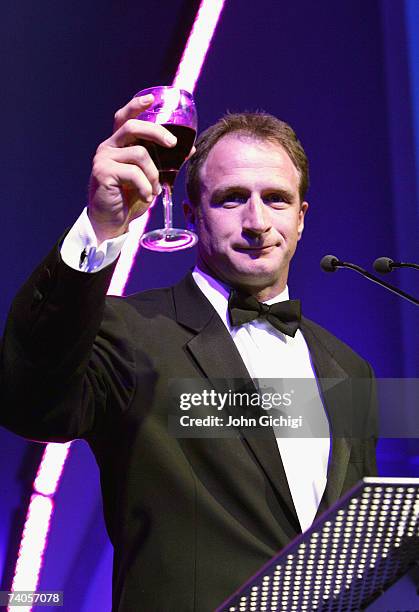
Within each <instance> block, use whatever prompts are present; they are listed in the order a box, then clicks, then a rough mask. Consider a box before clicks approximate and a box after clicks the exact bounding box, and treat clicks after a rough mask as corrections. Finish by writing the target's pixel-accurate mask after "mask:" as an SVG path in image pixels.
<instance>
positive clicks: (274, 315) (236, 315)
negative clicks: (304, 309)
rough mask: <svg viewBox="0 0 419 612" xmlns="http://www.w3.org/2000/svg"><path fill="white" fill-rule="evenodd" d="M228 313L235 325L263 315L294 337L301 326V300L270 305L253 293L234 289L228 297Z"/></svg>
mask: <svg viewBox="0 0 419 612" xmlns="http://www.w3.org/2000/svg"><path fill="white" fill-rule="evenodd" d="M228 313H229V315H230V322H231V325H232V326H233V327H236V326H238V325H243V324H244V323H249V321H253V320H254V319H257V318H259V317H261V318H264V319H267V320H268V321H269V323H271V324H272V325H273V326H274V327H276V329H279V331H281V332H282V333H283V334H287V336H292V337H293V338H294V336H295V334H296V333H297V329H298V328H299V327H300V320H301V304H300V300H287V301H285V302H277V303H276V304H271V305H270V306H268V305H267V304H263V303H262V302H258V301H257V299H256V298H255V297H253V296H252V295H243V294H242V293H239V292H238V291H232V292H231V293H230V297H229V299H228Z"/></svg>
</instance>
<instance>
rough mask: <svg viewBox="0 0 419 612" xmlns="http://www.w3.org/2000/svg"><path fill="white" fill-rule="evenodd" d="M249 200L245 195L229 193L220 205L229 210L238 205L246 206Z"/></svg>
mask: <svg viewBox="0 0 419 612" xmlns="http://www.w3.org/2000/svg"><path fill="white" fill-rule="evenodd" d="M247 199H248V198H247V196H246V195H244V194H243V193H229V194H227V195H226V196H224V197H223V198H222V200H221V202H220V204H222V205H223V206H224V207H227V208H228V207H229V206H234V205H237V204H245V203H246V202H247Z"/></svg>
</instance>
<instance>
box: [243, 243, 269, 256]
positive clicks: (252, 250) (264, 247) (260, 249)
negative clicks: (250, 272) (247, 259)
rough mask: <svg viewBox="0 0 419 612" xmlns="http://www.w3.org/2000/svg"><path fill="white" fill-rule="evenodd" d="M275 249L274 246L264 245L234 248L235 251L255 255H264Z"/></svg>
mask: <svg viewBox="0 0 419 612" xmlns="http://www.w3.org/2000/svg"><path fill="white" fill-rule="evenodd" d="M275 247H276V245H275V244H264V245H255V246H248V245H246V246H238V247H236V251H240V252H245V253H250V254H252V253H253V254H256V253H264V252H268V251H270V250H272V249H274V248H275Z"/></svg>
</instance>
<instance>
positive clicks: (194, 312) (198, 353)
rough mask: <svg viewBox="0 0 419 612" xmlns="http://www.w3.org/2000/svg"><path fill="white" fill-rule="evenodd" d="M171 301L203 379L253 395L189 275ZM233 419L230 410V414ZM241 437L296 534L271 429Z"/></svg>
mask: <svg viewBox="0 0 419 612" xmlns="http://www.w3.org/2000/svg"><path fill="white" fill-rule="evenodd" d="M174 301H175V308H176V318H177V321H178V323H180V324H181V325H184V326H185V327H188V328H189V329H191V330H193V331H194V332H195V333H196V335H195V336H194V337H193V338H192V339H191V340H190V341H189V342H188V343H187V347H186V348H187V350H188V351H189V352H190V354H191V355H192V357H193V359H194V360H195V362H196V363H197V364H198V365H199V367H200V369H201V370H202V372H203V374H204V376H205V377H206V378H208V379H209V381H210V383H211V384H212V385H213V386H214V387H215V388H216V390H217V391H220V392H225V391H226V388H229V389H231V390H233V391H240V390H241V391H243V386H245V388H246V389H247V390H249V389H250V392H252V391H253V392H256V388H255V387H254V385H253V382H252V381H251V378H250V376H249V373H248V371H247V368H246V366H245V365H244V363H243V360H242V358H241V356H240V353H239V351H238V350H237V348H236V345H235V344H234V342H233V340H232V338H231V336H230V334H229V333H228V331H227V329H226V327H225V325H224V323H223V322H222V320H221V319H220V317H219V316H218V314H217V312H216V311H215V309H214V308H213V307H212V305H211V304H210V302H209V301H208V300H207V298H206V297H205V296H204V294H203V293H202V292H201V290H200V289H199V288H198V287H197V285H196V283H195V281H194V280H193V277H192V275H191V274H189V275H188V276H186V277H185V278H184V279H183V280H182V281H181V282H180V283H179V284H178V285H176V286H175V287H174ZM231 414H233V416H238V413H237V412H236V413H234V408H233V410H232V411H231ZM240 434H241V438H242V440H243V442H244V443H245V444H246V445H247V447H248V449H249V451H250V452H251V453H252V455H253V456H254V457H255V459H256V460H257V462H258V463H259V465H260V467H261V468H262V469H263V470H264V472H265V474H266V475H267V477H268V478H269V480H270V482H271V485H272V487H273V488H274V490H275V491H276V492H277V494H279V498H280V500H281V504H282V505H283V506H285V507H284V510H285V511H286V513H287V516H288V518H289V520H290V522H291V523H292V524H293V527H294V528H295V529H296V530H297V531H300V524H299V521H298V518H297V514H296V511H295V507H294V503H293V501H292V497H291V492H290V489H289V486H288V481H287V477H286V474H285V470H284V466H283V464H282V460H281V456H280V454H279V451H278V446H277V443H276V439H275V436H274V432H273V430H270V431H269V437H268V438H267V437H263V438H260V437H257V436H255V435H252V434H251V433H249V432H248V431H246V430H244V429H241V430H240Z"/></svg>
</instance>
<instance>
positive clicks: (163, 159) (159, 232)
mask: <svg viewBox="0 0 419 612" xmlns="http://www.w3.org/2000/svg"><path fill="white" fill-rule="evenodd" d="M147 94H153V96H154V101H153V104H152V105H151V106H150V107H149V108H147V110H146V111H144V112H143V113H141V114H140V115H138V117H137V119H141V120H142V121H150V122H152V123H158V124H160V125H163V126H164V127H165V128H166V129H167V130H169V132H171V133H172V134H174V135H175V136H176V138H177V144H176V146H175V147H172V148H168V147H164V146H162V145H159V144H156V143H154V142H151V141H147V140H142V141H141V144H142V145H143V146H144V147H145V148H146V149H147V151H148V152H149V154H150V157H151V158H152V160H153V162H154V163H155V165H156V167H157V169H158V171H159V178H160V183H161V185H162V197H163V206H164V228H162V229H156V230H153V231H151V232H147V233H146V234H143V236H142V237H141V245H142V246H143V247H145V248H146V249H150V250H152V251H163V252H171V251H180V250H181V249H188V248H189V247H192V246H194V244H196V243H197V241H198V237H197V236H196V234H194V232H191V231H190V230H187V229H180V228H175V227H173V202H172V189H173V185H174V182H175V179H176V176H177V174H178V172H179V170H180V168H181V166H182V164H183V163H184V161H185V159H186V158H187V157H188V155H189V153H190V151H191V149H192V147H193V144H194V142H195V138H196V130H197V123H198V120H197V114H196V108H195V102H194V100H193V97H192V95H191V94H190V93H188V92H187V91H185V90H183V89H178V88H177V87H163V86H158V87H150V88H149V89H143V90H142V91H139V92H138V93H137V94H136V96H146V95H147Z"/></svg>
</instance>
